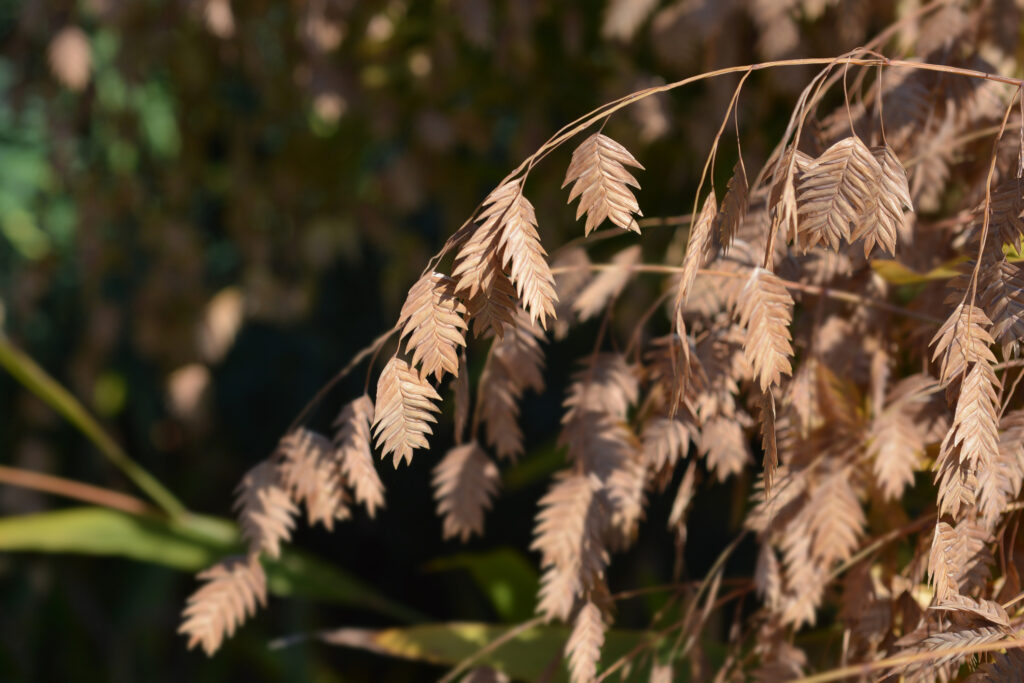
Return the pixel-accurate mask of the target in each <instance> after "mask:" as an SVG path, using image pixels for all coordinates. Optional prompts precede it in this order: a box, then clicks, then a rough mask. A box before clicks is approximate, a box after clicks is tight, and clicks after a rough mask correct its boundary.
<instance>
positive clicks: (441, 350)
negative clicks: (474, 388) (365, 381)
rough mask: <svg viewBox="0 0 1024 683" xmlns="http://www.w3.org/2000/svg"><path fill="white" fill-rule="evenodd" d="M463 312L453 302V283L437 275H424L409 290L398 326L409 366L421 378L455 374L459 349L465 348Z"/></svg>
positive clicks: (458, 303)
mask: <svg viewBox="0 0 1024 683" xmlns="http://www.w3.org/2000/svg"><path fill="white" fill-rule="evenodd" d="M465 315H466V308H465V306H463V305H462V302H460V301H459V300H458V299H456V298H455V287H454V281H453V280H452V279H451V278H449V277H447V276H445V275H442V274H441V273H427V274H426V275H424V276H423V277H422V278H420V279H419V280H418V281H417V282H416V284H414V285H413V286H412V288H411V289H410V290H409V295H408V296H407V297H406V299H405V304H404V305H403V306H402V312H401V314H400V315H399V317H398V324H399V325H400V326H402V338H403V339H404V338H408V342H407V348H408V350H409V351H411V352H412V364H413V365H419V366H420V367H421V370H422V372H423V376H424V377H426V376H428V375H431V374H433V375H434V377H436V378H437V379H439V380H440V379H441V378H442V377H443V376H444V373H446V372H448V373H451V374H452V375H454V374H456V373H458V371H459V349H460V348H462V347H463V346H465V345H466V339H465V337H464V336H463V335H464V333H465V331H466V321H465V320H464V319H463V316H465Z"/></svg>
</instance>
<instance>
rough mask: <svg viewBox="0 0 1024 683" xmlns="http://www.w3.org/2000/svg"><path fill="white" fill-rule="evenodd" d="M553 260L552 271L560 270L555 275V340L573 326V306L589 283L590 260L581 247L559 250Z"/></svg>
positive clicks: (560, 337)
mask: <svg viewBox="0 0 1024 683" xmlns="http://www.w3.org/2000/svg"><path fill="white" fill-rule="evenodd" d="M554 256H555V258H554V261H552V263H551V266H552V268H554V269H561V272H559V273H558V274H557V275H555V293H556V295H557V297H558V303H557V304H556V305H555V313H556V315H557V317H556V319H555V324H554V332H555V339H563V338H564V337H565V335H566V334H568V333H569V327H570V326H571V325H572V324H573V322H574V321H573V318H575V316H576V313H575V311H574V310H573V304H574V303H575V301H576V297H577V295H579V293H580V292H581V291H583V288H584V287H586V286H587V283H588V282H590V279H591V274H590V258H589V257H588V256H587V252H586V250H585V249H583V248H582V247H568V248H563V249H559V250H558V251H557V252H555V254H554Z"/></svg>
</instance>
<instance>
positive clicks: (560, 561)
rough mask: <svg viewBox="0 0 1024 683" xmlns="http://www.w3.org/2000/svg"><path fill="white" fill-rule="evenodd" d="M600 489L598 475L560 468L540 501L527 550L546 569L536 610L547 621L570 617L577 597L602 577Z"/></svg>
mask: <svg viewBox="0 0 1024 683" xmlns="http://www.w3.org/2000/svg"><path fill="white" fill-rule="evenodd" d="M601 488H602V486H601V481H600V479H598V478H597V476H596V475H593V474H591V475H582V474H575V473H571V472H562V473H559V474H557V475H556V476H555V480H554V483H553V484H552V486H551V488H550V489H549V491H548V493H547V494H546V495H545V496H544V497H543V498H542V499H541V501H540V505H541V511H540V513H538V515H537V526H536V529H535V531H534V533H535V538H534V540H533V543H532V544H531V545H530V549H531V550H538V551H540V553H541V567H542V568H544V569H545V572H544V575H543V577H542V579H541V588H540V599H539V602H538V605H537V611H538V612H540V613H541V614H543V615H544V616H545V617H546V618H547V619H549V620H550V619H555V618H559V619H568V618H569V614H570V613H571V611H572V608H573V605H574V604H575V602H576V598H577V597H578V596H581V595H583V594H584V591H586V590H588V589H589V588H591V587H593V586H594V585H596V582H597V581H599V580H601V578H602V577H603V576H604V569H605V566H606V564H607V562H608V553H607V551H606V550H605V548H604V544H603V543H602V541H601V529H602V527H603V523H602V520H603V518H604V511H603V509H602V507H603V504H602V502H601V500H600V498H599V495H598V493H599V491H600V490H601Z"/></svg>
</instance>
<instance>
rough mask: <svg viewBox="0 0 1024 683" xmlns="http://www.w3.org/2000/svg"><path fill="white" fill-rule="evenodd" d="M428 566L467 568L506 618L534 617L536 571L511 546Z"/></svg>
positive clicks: (501, 615)
mask: <svg viewBox="0 0 1024 683" xmlns="http://www.w3.org/2000/svg"><path fill="white" fill-rule="evenodd" d="M427 568H428V569H432V570H435V571H450V570H453V569H464V570H466V571H468V572H469V574H470V576H472V577H473V581H474V582H475V583H476V585H477V586H479V588H480V590H482V591H483V592H484V593H485V594H486V595H487V597H488V598H490V601H491V604H492V605H494V609H495V611H496V612H497V613H498V616H499V617H501V618H502V619H503V620H505V621H510V622H519V621H526V620H527V619H529V618H530V617H531V616H533V604H534V602H535V600H536V596H537V587H538V579H537V571H536V570H535V569H534V568H533V566H532V565H531V564H530V563H529V562H528V561H527V560H526V558H525V557H523V555H522V553H520V552H518V551H516V550H513V549H512V548H499V549H497V550H492V551H489V552H482V553H462V554H459V555H454V556H452V557H442V558H439V559H437V560H434V561H433V562H431V563H430V564H429V565H427Z"/></svg>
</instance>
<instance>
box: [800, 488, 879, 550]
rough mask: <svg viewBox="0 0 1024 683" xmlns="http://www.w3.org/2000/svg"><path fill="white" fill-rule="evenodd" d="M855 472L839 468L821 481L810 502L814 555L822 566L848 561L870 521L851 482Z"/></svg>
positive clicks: (810, 528)
mask: <svg viewBox="0 0 1024 683" xmlns="http://www.w3.org/2000/svg"><path fill="white" fill-rule="evenodd" d="M851 475H852V472H851V471H849V470H845V469H844V470H839V471H838V472H834V473H832V474H831V475H828V477H827V478H826V479H824V480H823V481H820V482H818V484H817V486H816V487H815V490H814V494H813V495H812V496H811V500H810V502H809V503H808V512H809V519H808V524H807V526H808V531H809V532H810V534H811V556H812V557H813V558H814V560H815V561H816V562H818V563H820V564H821V565H822V566H825V567H831V566H832V565H833V563H835V562H842V561H845V560H848V559H849V558H850V556H851V555H853V551H854V550H856V548H857V543H858V541H859V540H860V536H861V533H862V532H863V530H864V524H865V522H866V520H865V518H864V511H863V510H862V509H861V506H860V501H859V500H857V494H856V492H855V491H854V489H853V485H852V484H851V482H850V477H851Z"/></svg>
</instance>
